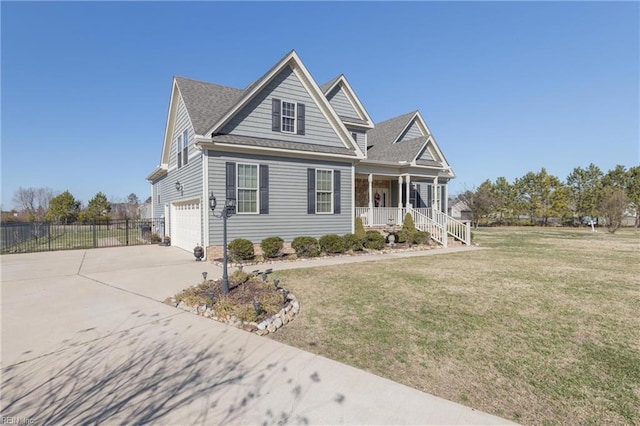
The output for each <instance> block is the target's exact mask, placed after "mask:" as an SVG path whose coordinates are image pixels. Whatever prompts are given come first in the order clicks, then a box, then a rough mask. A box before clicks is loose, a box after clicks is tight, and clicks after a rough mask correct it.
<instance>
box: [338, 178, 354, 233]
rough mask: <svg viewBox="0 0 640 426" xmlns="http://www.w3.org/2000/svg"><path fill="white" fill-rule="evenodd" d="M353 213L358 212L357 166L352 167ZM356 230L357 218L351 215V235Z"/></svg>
mask: <svg viewBox="0 0 640 426" xmlns="http://www.w3.org/2000/svg"><path fill="white" fill-rule="evenodd" d="M340 195H342V191H340ZM351 211H352V212H355V211H356V166H355V165H352V166H351ZM355 230H356V217H355V215H354V214H352V215H351V233H352V234H353V233H354V232H355Z"/></svg>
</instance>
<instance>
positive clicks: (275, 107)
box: [271, 98, 305, 135]
mask: <svg viewBox="0 0 640 426" xmlns="http://www.w3.org/2000/svg"><path fill="white" fill-rule="evenodd" d="M304 124H305V106H304V104H303V103H300V102H289V101H283V100H281V99H276V98H273V99H271V130H273V131H274V132H281V133H293V134H297V135H304V134H305V133H304V132H305V130H304V127H305V125H304Z"/></svg>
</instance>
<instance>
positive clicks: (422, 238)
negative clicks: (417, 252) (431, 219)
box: [411, 231, 430, 244]
mask: <svg viewBox="0 0 640 426" xmlns="http://www.w3.org/2000/svg"><path fill="white" fill-rule="evenodd" d="M429 237H430V235H429V233H428V232H426V231H416V232H414V233H413V237H412V240H411V241H412V242H413V244H428V243H429Z"/></svg>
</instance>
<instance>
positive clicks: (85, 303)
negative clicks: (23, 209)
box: [0, 246, 509, 425]
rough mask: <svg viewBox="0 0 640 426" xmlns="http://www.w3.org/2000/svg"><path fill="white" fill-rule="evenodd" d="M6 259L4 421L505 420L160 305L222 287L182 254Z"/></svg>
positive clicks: (139, 250) (124, 252) (104, 252)
mask: <svg viewBox="0 0 640 426" xmlns="http://www.w3.org/2000/svg"><path fill="white" fill-rule="evenodd" d="M1 262H2V263H1V265H2V285H1V301H0V304H1V307H2V316H1V318H2V349H1V360H0V366H1V374H2V377H1V379H2V395H1V398H0V401H1V407H0V411H1V413H0V414H1V416H2V419H3V422H4V423H8V422H13V423H17V422H21V423H20V424H167V425H183V424H184V425H191V424H205V425H206V424H285V423H293V424H345V423H346V424H507V423H509V422H507V421H505V420H503V419H500V418H498V417H494V416H490V415H488V414H485V413H482V412H478V411H476V410H472V409H470V408H468V407H464V406H462V405H459V404H455V403H453V402H450V401H446V400H443V399H441V398H437V397H435V396H432V395H429V394H425V393H422V392H419V391H417V390H414V389H411V388H408V387H406V386H403V385H400V384H397V383H395V382H392V381H389V380H386V379H383V378H380V377H378V376H374V375H372V374H369V373H366V372H363V371H361V370H357V369H354V368H352V367H349V366H346V365H344V364H340V363H338V362H335V361H331V360H328V359H326V358H323V357H320V356H317V355H314V354H311V353H308V352H304V351H301V350H298V349H295V348H292V347H289V346H286V345H283V344H281V343H278V342H275V341H273V340H269V339H267V338H261V337H258V336H256V335H253V334H250V333H246V332H243V331H240V330H237V329H234V328H230V327H228V326H225V325H222V324H219V323H217V322H215V321H211V320H208V319H205V318H202V317H198V316H196V315H192V314H189V313H186V312H183V311H179V310H177V309H175V308H172V307H170V306H168V305H165V304H163V303H161V301H162V300H164V298H166V297H167V296H169V295H172V294H175V293H177V292H178V291H179V290H181V289H183V288H185V287H187V286H189V285H191V284H194V283H197V282H199V281H200V280H201V279H202V272H203V271H206V272H208V274H209V277H219V276H220V270H219V268H217V267H216V266H214V265H212V264H210V263H205V262H195V261H194V258H193V255H192V254H191V253H187V252H185V251H182V250H180V249H177V248H173V247H160V246H139V247H122V248H106V249H95V250H86V251H85V250H78V251H63V252H50V253H36V254H23V255H5V256H1ZM276 269H277V268H276ZM303 309H304V308H303ZM7 419H8V420H7ZM5 420H6V421H5Z"/></svg>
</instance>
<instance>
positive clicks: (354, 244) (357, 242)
mask: <svg viewBox="0 0 640 426" xmlns="http://www.w3.org/2000/svg"><path fill="white" fill-rule="evenodd" d="M342 242H343V244H344V248H345V250H353V251H361V250H362V249H363V248H364V240H363V239H362V238H358V236H357V235H356V234H344V235H343V236H342Z"/></svg>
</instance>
